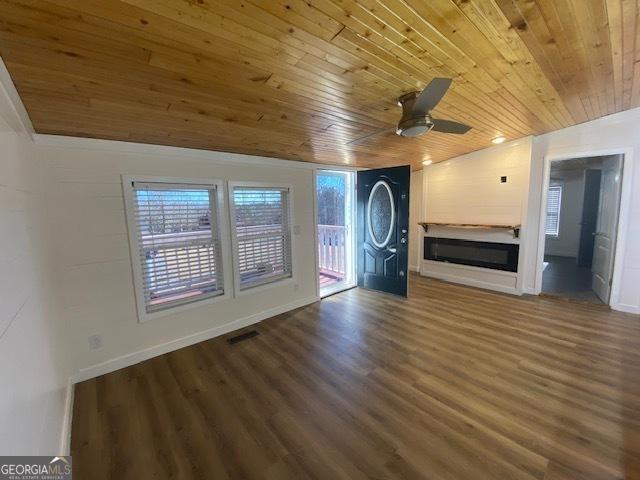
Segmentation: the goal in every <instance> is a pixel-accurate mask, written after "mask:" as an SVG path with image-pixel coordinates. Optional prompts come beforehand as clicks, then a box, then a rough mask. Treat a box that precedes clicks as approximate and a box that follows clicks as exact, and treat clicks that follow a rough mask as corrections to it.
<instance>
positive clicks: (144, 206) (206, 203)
mask: <svg viewBox="0 0 640 480" xmlns="http://www.w3.org/2000/svg"><path fill="white" fill-rule="evenodd" d="M133 197H134V198H133V200H134V201H133V205H134V212H135V219H134V222H135V229H136V235H137V244H138V248H139V251H138V254H139V257H140V264H141V267H142V290H143V295H144V304H145V308H146V311H147V313H151V312H155V311H158V310H163V309H166V308H169V307H171V306H174V305H178V304H183V303H188V302H192V301H195V300H199V299H202V298H208V297H211V296H215V295H219V294H221V293H223V292H224V286H223V276H222V259H221V248H220V232H219V229H218V218H217V217H218V216H217V212H218V208H217V207H218V205H217V195H216V187H215V186H214V185H189V184H184V185H176V184H163V183H147V182H145V183H143V182H134V183H133Z"/></svg>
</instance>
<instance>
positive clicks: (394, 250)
mask: <svg viewBox="0 0 640 480" xmlns="http://www.w3.org/2000/svg"><path fill="white" fill-rule="evenodd" d="M387 250H389V251H390V252H391V253H396V251H397V250H396V249H395V248H387Z"/></svg>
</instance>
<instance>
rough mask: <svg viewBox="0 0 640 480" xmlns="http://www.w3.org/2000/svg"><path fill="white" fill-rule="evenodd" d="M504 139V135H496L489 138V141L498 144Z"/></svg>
mask: <svg viewBox="0 0 640 480" xmlns="http://www.w3.org/2000/svg"><path fill="white" fill-rule="evenodd" d="M505 140H506V138H505V137H503V136H500V137H496V138H494V139H493V140H491V143H494V144H496V145H500V144H501V143H502V142H504V141H505Z"/></svg>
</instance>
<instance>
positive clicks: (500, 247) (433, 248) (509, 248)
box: [424, 237, 519, 272]
mask: <svg viewBox="0 0 640 480" xmlns="http://www.w3.org/2000/svg"><path fill="white" fill-rule="evenodd" d="M518 250H519V246H518V245H517V244H513V243H495V242H477V241H474V240H459V239H455V238H438V237H424V259H425V260H434V261H436V262H446V263H457V264H459V265H471V266H474V267H483V268H490V269H493V270H503V271H506V272H516V271H517V270H518Z"/></svg>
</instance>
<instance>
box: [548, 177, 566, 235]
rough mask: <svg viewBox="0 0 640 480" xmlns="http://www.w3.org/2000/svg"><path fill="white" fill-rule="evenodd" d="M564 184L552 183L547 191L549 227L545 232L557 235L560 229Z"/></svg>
mask: <svg viewBox="0 0 640 480" xmlns="http://www.w3.org/2000/svg"><path fill="white" fill-rule="evenodd" d="M561 202H562V185H550V186H549V191H548V192H547V228H546V229H545V233H546V234H547V235H552V236H555V237H557V236H558V233H559V231H560V203H561Z"/></svg>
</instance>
